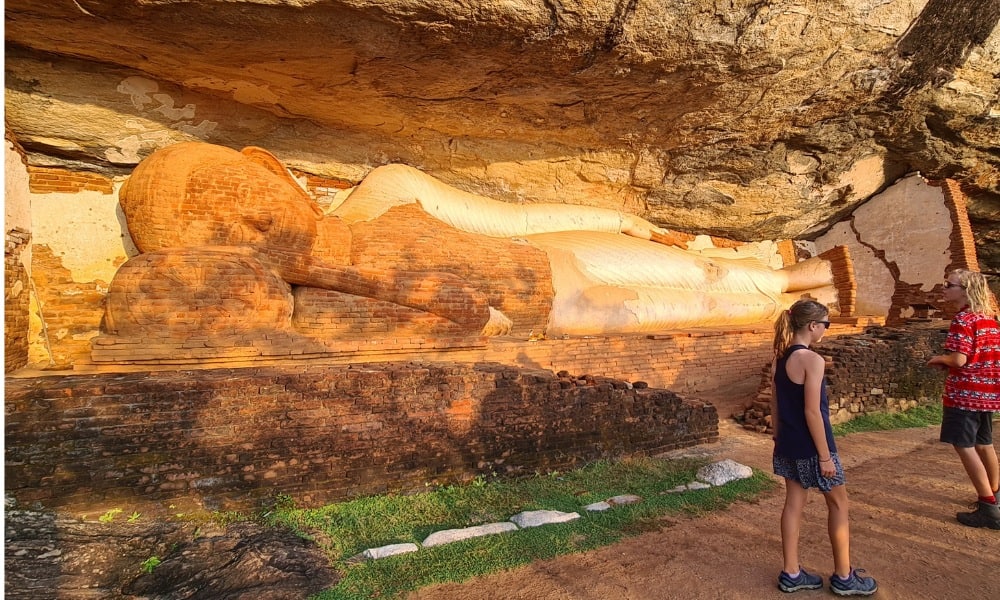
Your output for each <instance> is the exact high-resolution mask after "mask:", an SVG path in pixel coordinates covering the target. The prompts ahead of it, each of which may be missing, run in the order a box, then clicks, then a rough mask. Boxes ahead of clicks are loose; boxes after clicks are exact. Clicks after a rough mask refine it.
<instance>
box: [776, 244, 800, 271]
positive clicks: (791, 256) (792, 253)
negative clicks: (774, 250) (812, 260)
mask: <svg viewBox="0 0 1000 600" xmlns="http://www.w3.org/2000/svg"><path fill="white" fill-rule="evenodd" d="M778 256H780V257H781V264H782V265H783V266H786V267H787V266H788V265H794V264H795V263H797V262H798V261H799V258H798V251H797V250H796V249H795V242H794V241H793V240H782V241H780V242H778Z"/></svg>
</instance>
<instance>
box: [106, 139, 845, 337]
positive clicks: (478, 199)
mask: <svg viewBox="0 0 1000 600" xmlns="http://www.w3.org/2000/svg"><path fill="white" fill-rule="evenodd" d="M120 201H121V206H122V209H123V212H124V214H125V218H126V222H127V226H128V230H129V233H130V234H131V236H132V238H133V241H134V242H135V244H136V247H137V248H139V250H140V252H141V253H142V254H140V255H139V256H138V257H135V258H133V259H131V260H130V261H129V262H127V263H126V264H125V265H123V267H122V268H121V269H120V271H119V273H118V274H117V275H116V277H115V280H114V281H113V282H112V286H111V289H110V291H109V300H108V304H107V306H108V308H107V315H106V326H107V327H108V329H109V330H110V331H112V332H116V333H118V334H120V335H129V334H136V333H145V334H148V333H150V332H164V333H165V334H167V335H175V334H176V335H182V334H183V335H191V334H192V333H195V332H198V331H204V332H206V333H208V332H212V333H218V332H224V331H237V332H238V331H266V330H268V329H279V330H295V331H299V332H303V333H306V334H308V335H313V336H320V337H321V336H331V335H334V336H350V335H372V334H378V333H384V334H386V335H388V334H390V333H394V332H396V333H398V332H399V331H403V332H415V333H425V334H448V335H451V334H462V335H470V334H471V335H476V334H484V335H504V334H507V333H511V332H514V333H520V334H527V332H528V331H536V332H537V331H544V332H545V333H546V334H547V335H549V336H552V335H588V334H602V333H630V332H652V331H661V330H667V329H676V328H689V327H702V326H717V325H740V324H752V323H760V322H765V321H770V320H772V319H773V318H774V317H775V316H776V314H777V313H778V311H780V310H783V309H784V308H786V307H787V306H789V305H790V304H791V303H792V302H794V301H795V300H796V299H798V298H800V297H803V296H809V297H811V298H815V299H817V300H819V301H821V302H823V303H825V304H827V305H829V306H831V308H832V309H833V311H834V313H836V307H837V302H838V291H837V289H836V288H835V286H834V270H835V269H837V268H838V266H836V265H834V264H832V263H831V262H830V261H827V260H822V259H819V258H813V259H809V260H806V261H803V262H800V263H798V264H796V265H793V266H791V267H788V268H783V269H774V268H772V267H770V266H768V264H766V263H765V262H764V261H763V260H761V259H759V258H757V257H754V256H748V257H744V258H740V257H736V255H735V254H734V253H733V251H731V250H720V249H706V250H704V251H698V250H689V249H685V248H682V247H680V246H682V245H683V244H681V242H679V241H678V239H677V238H676V237H674V236H673V235H672V234H671V233H670V232H669V231H666V230H664V229H662V228H659V227H657V226H655V225H653V224H651V223H649V222H647V221H645V220H644V219H642V218H640V217H637V216H635V215H630V214H626V213H621V212H617V211H613V210H607V209H600V208H594V207H587V206H575V205H570V204H529V205H515V204H508V203H505V202H500V201H496V200H492V199H489V198H485V197H482V196H478V195H475V194H471V193H468V192H464V191H461V190H458V189H456V188H453V187H451V186H448V185H446V184H444V183H442V182H440V181H438V180H437V179H434V178H433V177H431V176H429V175H427V174H425V173H423V172H421V171H419V170H417V169H414V168H411V167H407V166H404V165H388V166H384V167H379V168H376V169H374V170H373V171H372V172H371V173H370V174H369V175H368V176H367V177H366V178H365V179H364V181H362V182H361V184H360V185H359V186H358V187H357V188H356V189H354V190H353V192H352V193H351V194H350V195H349V196H348V197H347V198H346V200H345V201H344V202H343V203H341V204H340V205H339V206H337V207H336V208H335V209H333V210H332V211H331V212H330V213H329V214H324V211H323V209H322V208H321V207H320V206H319V205H318V204H317V203H316V202H315V201H314V200H313V199H312V198H311V197H310V196H309V195H308V194H307V193H306V191H305V190H303V189H302V187H301V186H299V185H298V183H297V182H296V181H295V179H294V178H293V177H292V176H291V174H290V173H289V172H288V171H287V169H285V167H284V166H283V165H281V163H280V162H279V161H278V160H277V159H276V158H275V157H274V156H273V155H271V154H270V153H268V152H266V151H265V150H262V149H260V148H246V149H244V150H243V151H242V152H237V151H235V150H231V149H228V148H224V147H220V146H214V145H210V144H205V143H198V142H190V143H182V144H177V145H174V146H170V147H167V148H164V149H162V150H159V151H157V152H155V153H154V154H152V155H151V156H149V157H148V158H147V159H145V160H144V161H142V163H140V164H139V166H138V167H136V169H135V171H134V172H133V174H132V176H131V178H130V179H129V180H128V182H127V184H126V185H125V186H124V187H123V189H122V191H121V196H120ZM726 255H729V256H730V257H726Z"/></svg>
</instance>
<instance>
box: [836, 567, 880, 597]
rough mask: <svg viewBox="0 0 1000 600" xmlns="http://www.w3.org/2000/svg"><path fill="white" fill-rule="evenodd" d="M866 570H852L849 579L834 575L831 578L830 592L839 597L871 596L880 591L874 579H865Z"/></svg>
mask: <svg viewBox="0 0 1000 600" xmlns="http://www.w3.org/2000/svg"><path fill="white" fill-rule="evenodd" d="M864 572H865V570H864V569H851V574H850V576H848V578H847V579H841V578H840V576H839V575H837V574H836V573H834V574H833V575H831V576H830V591H831V592H833V593H834V594H837V595H838V596H871V595H872V594H874V593H875V591H876V590H877V589H878V584H877V583H875V579H874V578H873V577H863V576H862V575H859V573H864Z"/></svg>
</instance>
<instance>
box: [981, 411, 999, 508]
mask: <svg viewBox="0 0 1000 600" xmlns="http://www.w3.org/2000/svg"><path fill="white" fill-rule="evenodd" d="M976 453H977V454H978V455H979V459H980V460H981V461H982V462H983V467H985V469H986V478H987V480H989V484H990V490H992V491H993V495H994V496H996V492H997V487H998V485H1000V464H998V461H997V451H996V448H994V447H993V413H991V412H984V413H981V414H980V415H979V430H978V431H977V432H976ZM997 501H998V502H1000V499H997Z"/></svg>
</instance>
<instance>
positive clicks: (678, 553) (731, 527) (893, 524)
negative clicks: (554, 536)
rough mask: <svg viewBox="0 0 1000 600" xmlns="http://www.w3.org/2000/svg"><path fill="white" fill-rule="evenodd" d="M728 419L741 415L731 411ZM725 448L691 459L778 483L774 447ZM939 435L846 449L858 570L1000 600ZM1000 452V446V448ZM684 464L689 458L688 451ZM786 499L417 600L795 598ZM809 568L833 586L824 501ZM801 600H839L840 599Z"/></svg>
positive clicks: (984, 536) (905, 584) (727, 440)
mask: <svg viewBox="0 0 1000 600" xmlns="http://www.w3.org/2000/svg"><path fill="white" fill-rule="evenodd" d="M719 409H720V410H719V414H720V416H723V417H726V416H728V415H729V414H730V412H731V409H729V408H728V407H725V406H720V407H719ZM721 421H722V422H721V423H720V433H721V435H720V441H719V442H718V443H714V444H710V445H706V446H701V447H698V448H694V449H689V450H687V451H686V452H687V454H692V453H701V454H703V455H707V456H710V457H712V458H713V459H723V458H732V459H734V460H736V461H739V462H742V463H743V464H748V465H751V466H753V467H755V468H758V469H763V470H766V471H767V472H770V463H771V460H770V456H771V440H770V437H769V436H766V435H762V434H755V433H750V432H746V431H744V430H743V429H741V428H740V427H739V426H738V425H737V424H736V423H735V422H733V421H732V420H730V419H728V418H723V419H721ZM937 434H938V428H937V427H930V428H919V429H904V430H897V431H887V432H874V433H861V434H853V435H850V436H845V437H843V438H841V439H840V440H839V441H838V444H839V445H838V449H839V451H840V454H841V457H842V459H843V463H844V467H845V469H846V471H847V478H848V493H849V496H850V500H851V544H852V559H853V561H854V563H855V566H856V567H860V568H864V569H866V570H867V571H868V574H870V575H873V576H874V577H875V578H876V579H877V580H878V582H879V591H878V592H877V594H876V595H875V596H874V597H875V598H881V599H884V600H888V599H892V598H898V599H907V600H909V599H914V598H929V599H933V600H977V599H986V598H1000V531H992V530H988V529H971V528H967V527H964V526H962V525H960V524H959V523H958V522H957V521H956V520H955V513H956V512H957V511H964V510H967V509H968V505H969V504H970V503H971V501H972V500H974V496H975V493H974V490H973V489H972V487H971V484H970V483H969V482H968V480H967V478H966V476H965V473H964V471H963V470H962V468H961V465H960V463H959V461H958V457H957V456H956V455H955V454H954V451H953V450H952V449H951V447H950V446H948V445H945V444H942V443H940V442H938V441H937ZM996 443H998V445H1000V439H998V440H997V442H996ZM681 452H684V451H681ZM783 498H784V489H783V487H782V486H779V487H778V488H777V489H776V490H775V491H773V492H770V493H768V494H766V495H764V496H763V497H761V498H759V499H758V500H757V501H756V502H753V503H748V502H737V503H735V504H733V505H732V506H730V507H729V508H728V509H727V510H724V511H718V512H715V513H712V514H709V515H707V516H704V517H700V518H678V519H670V520H667V521H665V522H664V526H663V528H662V529H661V530H659V531H656V532H651V533H646V534H643V535H640V536H637V537H634V538H630V539H628V540H625V541H623V542H621V543H619V544H615V545H613V546H609V547H606V548H602V549H599V550H594V551H591V552H586V553H583V554H578V555H573V556H564V557H560V558H556V559H552V560H547V561H541V562H537V563H534V564H531V565H529V566H526V567H523V568H520V569H517V570H515V571H511V572H507V573H500V574H495V575H490V576H486V577H481V578H477V579H474V580H471V581H468V582H466V583H462V584H447V585H439V586H434V587H429V588H424V589H422V590H419V591H417V592H414V593H412V594H410V595H409V596H408V599H409V600H485V599H496V600H500V599H503V600H518V599H523V600H570V599H572V600H587V599H593V600H598V599H601V600H604V599H612V598H613V599H621V600H651V599H653V598H656V599H657V600H662V599H674V598H677V599H685V600H688V599H691V600H700V599H709V598H719V599H726V600H736V599H741V598H747V599H754V600H757V599H766V598H788V597H789V595H787V594H783V593H782V592H780V591H779V590H778V589H777V587H776V577H777V574H778V571H779V570H780V568H781V538H780V533H779V531H778V517H779V515H780V513H781V506H782V502H783ZM801 546H802V556H801V559H802V564H803V566H804V567H806V568H807V569H810V570H812V571H814V572H818V573H821V574H823V575H824V577H825V576H828V575H829V573H830V572H831V570H832V568H833V567H832V559H831V556H830V546H829V542H828V540H827V538H826V506H825V503H824V501H823V499H822V497H821V495H820V494H818V493H816V494H814V495H813V496H812V497H811V499H810V502H809V504H808V505H807V507H806V517H805V521H804V523H803V529H802V542H801ZM794 597H796V598H803V599H808V598H824V597H832V595H831V594H830V591H829V590H828V589H823V590H815V591H802V592H797V593H796V594H795V596H794Z"/></svg>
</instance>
